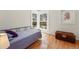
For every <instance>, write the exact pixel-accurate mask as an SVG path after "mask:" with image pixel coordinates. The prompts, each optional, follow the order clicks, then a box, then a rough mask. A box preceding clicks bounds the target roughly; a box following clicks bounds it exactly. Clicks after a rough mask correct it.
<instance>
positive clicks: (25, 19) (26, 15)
mask: <svg viewBox="0 0 79 59" xmlns="http://www.w3.org/2000/svg"><path fill="white" fill-rule="evenodd" d="M30 14H31V13H30V10H3V11H2V10H0V30H2V29H9V28H16V27H23V26H30V21H31V20H30V18H31V16H30Z"/></svg>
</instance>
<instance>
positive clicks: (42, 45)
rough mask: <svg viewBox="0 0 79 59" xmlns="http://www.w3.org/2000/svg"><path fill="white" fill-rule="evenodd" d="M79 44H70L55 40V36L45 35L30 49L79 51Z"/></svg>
mask: <svg viewBox="0 0 79 59" xmlns="http://www.w3.org/2000/svg"><path fill="white" fill-rule="evenodd" d="M78 48H79V42H78V41H77V42H76V43H69V42H65V41H62V40H58V39H55V36H53V35H48V34H45V35H44V36H43V37H42V38H41V39H40V40H38V41H36V42H35V43H33V44H32V45H31V46H30V47H29V49H78Z"/></svg>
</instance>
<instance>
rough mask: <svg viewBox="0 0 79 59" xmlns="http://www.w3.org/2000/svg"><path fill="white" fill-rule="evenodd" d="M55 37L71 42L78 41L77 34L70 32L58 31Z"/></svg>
mask: <svg viewBox="0 0 79 59" xmlns="http://www.w3.org/2000/svg"><path fill="white" fill-rule="evenodd" d="M55 38H56V39H59V40H63V41H67V42H71V43H75V42H76V38H75V35H74V34H73V33H70V32H63V31H56V33H55Z"/></svg>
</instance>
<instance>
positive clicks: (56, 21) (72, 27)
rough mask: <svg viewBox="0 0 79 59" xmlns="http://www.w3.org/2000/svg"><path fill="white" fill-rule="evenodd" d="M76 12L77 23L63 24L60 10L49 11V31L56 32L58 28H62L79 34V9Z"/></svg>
mask: <svg viewBox="0 0 79 59" xmlns="http://www.w3.org/2000/svg"><path fill="white" fill-rule="evenodd" d="M75 12H76V15H75V16H76V17H75V24H61V11H60V10H51V11H49V17H50V19H49V20H50V23H49V33H50V34H55V32H56V31H57V30H61V31H68V32H73V33H75V34H79V11H75ZM78 40H79V39H78Z"/></svg>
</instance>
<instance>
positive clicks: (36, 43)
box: [0, 10, 79, 49]
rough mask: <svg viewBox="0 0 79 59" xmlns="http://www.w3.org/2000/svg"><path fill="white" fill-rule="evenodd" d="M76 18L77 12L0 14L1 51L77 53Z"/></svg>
mask: <svg viewBox="0 0 79 59" xmlns="http://www.w3.org/2000/svg"><path fill="white" fill-rule="evenodd" d="M78 16H79V10H0V49H78V48H79V20H78V19H79V17H78ZM3 36H4V37H3ZM6 36H7V38H5V37H6ZM6 42H7V43H6ZM5 43H6V44H5ZM5 45H6V46H5Z"/></svg>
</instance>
